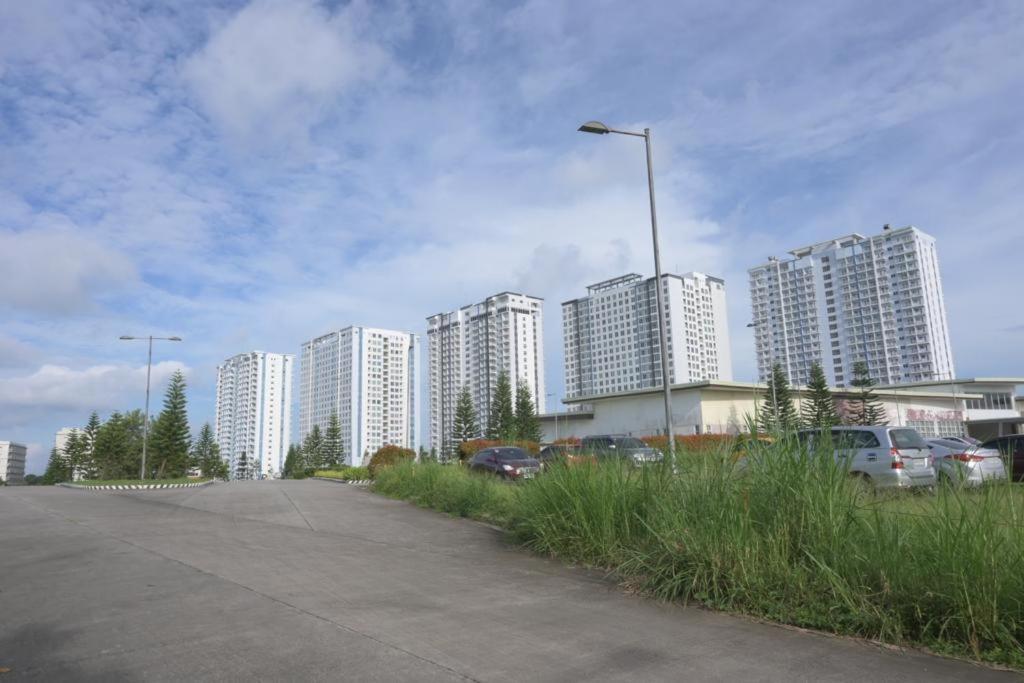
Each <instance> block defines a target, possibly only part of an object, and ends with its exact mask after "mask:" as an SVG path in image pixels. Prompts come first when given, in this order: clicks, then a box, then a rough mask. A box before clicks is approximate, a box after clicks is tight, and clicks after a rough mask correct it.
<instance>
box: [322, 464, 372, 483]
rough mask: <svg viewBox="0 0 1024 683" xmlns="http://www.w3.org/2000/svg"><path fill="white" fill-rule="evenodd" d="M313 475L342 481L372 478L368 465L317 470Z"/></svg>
mask: <svg viewBox="0 0 1024 683" xmlns="http://www.w3.org/2000/svg"><path fill="white" fill-rule="evenodd" d="M313 476H314V477H323V478H324V479H340V480H342V481H366V480H367V479H369V478H370V470H369V468H366V467H341V468H338V469H331V470H315V471H314V472H313Z"/></svg>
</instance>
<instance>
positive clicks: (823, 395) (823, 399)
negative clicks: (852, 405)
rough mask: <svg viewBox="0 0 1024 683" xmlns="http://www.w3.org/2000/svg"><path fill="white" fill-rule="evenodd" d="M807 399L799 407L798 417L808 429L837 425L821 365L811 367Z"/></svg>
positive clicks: (834, 408) (833, 401)
mask: <svg viewBox="0 0 1024 683" xmlns="http://www.w3.org/2000/svg"><path fill="white" fill-rule="evenodd" d="M807 390H808V397H807V399H806V400H805V401H804V402H803V404H802V405H801V406H800V417H801V419H802V421H803V425H804V427H806V428H808V429H829V428H830V427H834V426H835V425H837V424H839V415H838V414H837V413H836V403H835V400H833V398H832V392H831V391H830V390H829V388H828V380H827V379H825V371H824V370H822V369H821V365H819V364H818V363H814V364H813V365H811V381H810V382H809V383H808V385H807Z"/></svg>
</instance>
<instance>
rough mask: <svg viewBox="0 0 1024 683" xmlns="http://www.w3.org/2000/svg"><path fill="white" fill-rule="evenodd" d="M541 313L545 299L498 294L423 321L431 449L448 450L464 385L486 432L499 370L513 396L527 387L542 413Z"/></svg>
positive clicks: (542, 346)
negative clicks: (427, 369)
mask: <svg viewBox="0 0 1024 683" xmlns="http://www.w3.org/2000/svg"><path fill="white" fill-rule="evenodd" d="M543 314H544V300H543V299H539V298H537V297H533V296H527V295H525V294H516V293H514V292H502V293H501V294H495V295H494V296H489V297H487V298H486V299H484V300H483V301H481V302H480V303H476V304H470V305H468V306H463V307H462V308H460V309H458V310H455V311H451V312H449V313H438V314H437V315H432V316H430V317H429V318H427V340H428V341H427V344H428V347H429V353H430V368H429V377H430V444H431V446H432V447H434V448H437V449H438V450H439V451H444V450H445V449H446V448H447V447H448V446H449V445H450V443H451V442H450V439H451V434H452V427H453V425H454V419H455V404H456V402H457V401H458V397H459V393H460V392H461V391H462V387H463V386H467V387H469V393H470V396H472V398H473V407H474V408H475V409H476V414H477V420H478V422H479V427H480V429H481V431H482V430H484V429H485V428H486V426H487V420H488V416H489V414H490V407H491V399H492V398H493V396H494V387H495V384H496V383H497V381H498V375H499V374H500V373H501V372H502V371H504V372H506V373H508V377H509V381H510V382H511V384H512V392H513V396H514V395H515V392H516V390H517V388H518V387H519V386H520V384H521V383H525V385H526V386H527V387H528V388H529V390H530V394H531V395H532V396H533V402H534V406H535V407H536V409H537V412H538V413H541V412H544V409H545V396H544V322H543Z"/></svg>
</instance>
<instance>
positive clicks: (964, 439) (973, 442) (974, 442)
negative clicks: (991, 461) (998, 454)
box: [939, 436, 981, 446]
mask: <svg viewBox="0 0 1024 683" xmlns="http://www.w3.org/2000/svg"><path fill="white" fill-rule="evenodd" d="M939 438H941V439H945V440H946V441H956V442H957V443H962V444H963V445H965V446H980V445H981V441H979V440H978V439H975V438H974V437H973V436H942V437H939Z"/></svg>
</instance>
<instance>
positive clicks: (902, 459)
mask: <svg viewBox="0 0 1024 683" xmlns="http://www.w3.org/2000/svg"><path fill="white" fill-rule="evenodd" d="M800 438H801V441H805V442H808V444H809V446H810V447H811V448H812V449H813V448H815V444H814V442H815V441H816V440H817V439H818V438H820V434H819V433H818V432H816V431H804V432H801V433H800ZM831 447H832V448H833V449H834V451H833V452H834V456H835V458H836V460H837V461H838V462H842V463H844V464H845V465H846V466H847V467H848V468H849V470H850V474H853V475H856V476H859V477H862V478H863V479H864V480H865V481H867V482H870V483H871V484H873V485H874V486H875V487H876V488H906V489H910V488H918V487H932V486H935V482H936V478H935V470H934V468H933V465H932V454H931V451H930V450H928V444H927V443H925V440H924V439H922V438H921V435H920V434H918V433H917V430H915V429H911V428H910V427H884V426H882V427H875V426H872V427H833V428H832V433H831Z"/></svg>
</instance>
